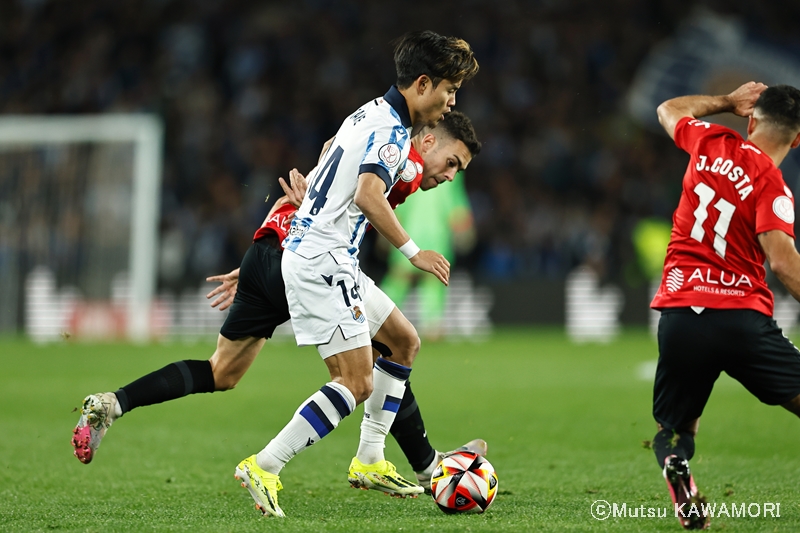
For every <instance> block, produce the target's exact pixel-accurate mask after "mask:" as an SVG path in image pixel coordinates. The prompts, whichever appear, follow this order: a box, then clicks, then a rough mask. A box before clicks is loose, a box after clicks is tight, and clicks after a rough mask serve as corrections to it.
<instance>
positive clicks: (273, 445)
mask: <svg viewBox="0 0 800 533" xmlns="http://www.w3.org/2000/svg"><path fill="white" fill-rule="evenodd" d="M368 343H369V336H368V335H367V334H366V333H364V334H361V335H360V336H358V338H352V337H351V338H350V339H345V338H344V337H343V336H342V333H341V330H340V329H338V328H337V329H336V332H335V333H334V336H333V338H332V339H331V342H329V343H328V344H326V345H322V346H320V347H319V349H320V355H321V356H322V357H323V358H324V359H325V360H326V363H328V366H329V367H333V368H335V369H336V371H335V372H331V381H330V382H328V383H326V384H325V385H323V386H322V388H321V389H320V390H318V391H316V392H315V393H314V394H312V395H311V396H310V397H309V398H308V399H307V400H305V401H304V402H303V403H302V404H301V405H300V407H298V409H297V410H296V411H295V413H294V416H293V417H292V418H291V420H289V423H288V424H286V426H284V428H283V429H282V430H281V431H280V432H279V433H278V434H277V435H276V436H275V438H273V439H272V440H271V441H270V442H269V444H267V445H266V446H265V447H264V449H263V450H261V451H260V452H258V453H257V454H256V455H253V456H250V457H248V458H247V459H245V460H244V461H242V462H241V463H239V465H238V466H237V467H236V478H237V479H240V480H241V481H242V486H243V487H245V488H246V489H247V490H248V491H249V492H250V495H251V496H252V497H253V499H254V500H255V501H256V508H258V509H259V510H260V511H261V512H262V513H264V514H269V515H272V516H278V517H283V516H284V513H283V510H281V508H280V506H279V505H278V491H279V490H281V489H282V488H283V486H282V485H281V482H280V477H279V476H280V472H281V470H282V469H283V467H284V466H286V463H288V462H289V461H290V460H291V459H292V458H293V457H294V456H296V455H297V454H299V453H300V452H302V451H303V450H305V449H306V448H308V447H309V446H311V445H313V444H315V443H317V442H319V441H320V440H321V439H323V438H324V437H325V436H326V435H328V434H329V433H330V432H331V431H333V430H334V429H336V427H337V426H338V425H339V422H341V421H342V419H344V418H345V417H346V416H348V415H349V414H350V413H352V412H353V409H355V408H356V406H357V405H358V404H359V403H362V402H363V401H364V400H365V399H366V398H367V397H368V396H369V394H370V392H371V391H372V383H371V381H372V372H371V371H372V355H371V353H370V352H371V350H370V348H369V346H368ZM359 345H360V346H359ZM334 352H335V353H334ZM328 359H331V361H330V362H329V361H328Z"/></svg>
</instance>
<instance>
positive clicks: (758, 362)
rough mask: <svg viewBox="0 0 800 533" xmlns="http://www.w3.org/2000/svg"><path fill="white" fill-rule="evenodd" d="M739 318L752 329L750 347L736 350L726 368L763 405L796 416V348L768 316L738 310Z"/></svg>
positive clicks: (799, 371)
mask: <svg viewBox="0 0 800 533" xmlns="http://www.w3.org/2000/svg"><path fill="white" fill-rule="evenodd" d="M738 314H739V315H742V318H740V321H741V322H743V323H746V324H747V325H748V326H749V327H748V329H749V330H750V331H752V332H753V333H752V334H751V337H752V338H751V339H750V342H749V343H748V344H746V345H745V344H744V343H743V346H747V347H749V346H753V347H754V348H753V349H749V350H746V351H745V350H743V353H741V354H737V358H736V359H734V360H733V361H732V362H731V363H732V364H731V365H730V368H727V367H726V368H725V370H726V372H728V374H730V375H731V377H733V378H734V379H736V380H737V381H739V382H740V383H741V384H742V385H744V386H745V387H746V388H747V390H749V391H750V392H751V393H753V395H755V396H756V397H757V398H758V399H759V400H761V401H762V402H763V403H765V404H767V405H780V406H782V407H783V408H784V409H786V410H787V411H790V412H792V413H794V414H795V415H797V416H800V351H798V349H797V348H796V347H795V346H794V344H792V342H791V341H790V340H789V339H788V338H786V336H784V335H783V332H782V331H781V329H780V328H779V327H778V324H777V323H775V320H773V319H772V318H771V317H768V316H766V315H763V314H761V313H758V312H756V311H745V310H742V311H740V312H739V313H738Z"/></svg>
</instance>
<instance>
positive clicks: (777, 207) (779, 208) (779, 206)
mask: <svg viewBox="0 0 800 533" xmlns="http://www.w3.org/2000/svg"><path fill="white" fill-rule="evenodd" d="M772 210H773V211H774V212H775V216H777V217H778V218H779V219H781V220H783V221H784V222H786V223H787V224H794V204H793V203H792V201H791V200H790V199H789V197H788V196H778V197H777V198H775V201H774V202H772Z"/></svg>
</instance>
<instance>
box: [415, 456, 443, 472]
mask: <svg viewBox="0 0 800 533" xmlns="http://www.w3.org/2000/svg"><path fill="white" fill-rule="evenodd" d="M433 451H434V454H433V460H432V461H431V464H429V465H428V466H427V467H425V469H424V470H422V471H421V472H417V473H418V474H425V475H427V476H428V477H431V474H433V471H434V469H435V468H436V467H437V466H438V465H439V459H440V458H441V457H440V455H439V451H438V450H433Z"/></svg>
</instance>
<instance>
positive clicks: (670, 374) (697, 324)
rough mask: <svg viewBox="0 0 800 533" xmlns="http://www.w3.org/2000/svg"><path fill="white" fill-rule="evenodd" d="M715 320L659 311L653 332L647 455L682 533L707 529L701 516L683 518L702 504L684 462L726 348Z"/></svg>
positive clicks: (708, 314) (713, 314) (711, 313)
mask: <svg viewBox="0 0 800 533" xmlns="http://www.w3.org/2000/svg"><path fill="white" fill-rule="evenodd" d="M720 318H721V317H720V316H718V315H717V314H716V312H714V311H710V310H706V311H705V312H703V313H702V314H700V315H698V314H696V313H695V312H694V311H692V310H691V309H670V310H665V311H664V312H662V315H661V319H660V321H659V329H658V349H659V359H658V366H657V369H656V379H655V384H654V387H653V416H654V418H655V419H656V422H657V423H658V433H656V435H655V437H654V438H653V451H654V452H655V455H656V460H657V461H658V465H659V468H661V469H662V474H663V476H664V479H665V481H666V483H667V488H668V490H669V493H670V497H671V498H672V501H673V503H675V504H676V505H678V506H679V507H680V506H683V508H685V509H687V511H686V513H687V515H682V514H679V516H678V520H679V522H680V523H681V525H682V526H683V527H685V528H687V529H700V528H703V527H706V526H707V525H708V520H707V518H706V517H705V516H700V515H699V514H697V513H694V514H688V513H689V509H690V508H691V505H692V504H693V503H694V504H700V503H702V502H703V501H704V500H703V497H702V495H701V494H700V493H699V491H698V490H697V486H696V484H695V482H694V478H693V476H692V473H691V470H690V469H689V460H690V459H691V458H692V457H693V455H694V449H695V446H694V437H695V434H696V432H697V424H698V422H699V418H700V415H701V414H702V412H703V409H704V407H705V405H706V403H707V402H708V398H709V396H710V394H711V390H712V389H713V386H714V382H715V381H716V379H717V378H718V377H719V374H720V371H721V370H720V366H719V362H718V360H719V354H720V352H721V353H723V354H724V352H725V350H726V348H727V345H726V343H725V339H724V338H722V337H723V336H724V332H720V331H719V329H718V328H717V326H718V325H719V322H720Z"/></svg>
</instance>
